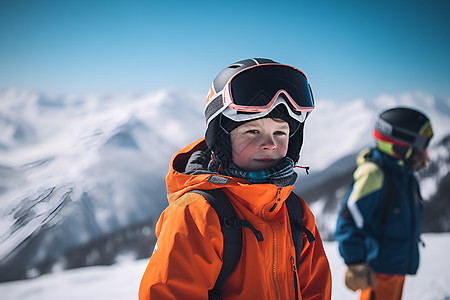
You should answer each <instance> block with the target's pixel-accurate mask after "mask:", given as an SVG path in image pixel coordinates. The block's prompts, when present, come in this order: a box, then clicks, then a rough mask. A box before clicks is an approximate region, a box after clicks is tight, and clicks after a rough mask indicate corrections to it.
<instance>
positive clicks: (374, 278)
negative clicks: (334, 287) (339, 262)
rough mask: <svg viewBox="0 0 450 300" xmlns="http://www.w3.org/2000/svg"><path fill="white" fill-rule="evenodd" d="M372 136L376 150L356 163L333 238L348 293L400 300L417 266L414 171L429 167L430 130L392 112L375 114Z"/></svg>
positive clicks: (409, 113) (415, 117)
mask: <svg viewBox="0 0 450 300" xmlns="http://www.w3.org/2000/svg"><path fill="white" fill-rule="evenodd" d="M373 133H374V137H375V140H376V141H377V146H376V147H375V148H373V149H366V150H364V151H362V152H361V154H360V155H359V156H358V158H357V163H358V168H357V169H356V170H355V172H354V174H353V179H354V181H353V185H352V188H351V190H350V193H349V195H348V197H347V199H346V201H345V202H344V203H343V205H342V208H341V212H340V215H339V218H338V222H337V227H336V235H335V236H336V239H337V240H338V241H339V252H340V254H341V256H342V257H343V258H344V261H345V263H346V264H347V265H348V268H347V272H346V278H345V283H346V285H347V287H348V288H349V289H352V290H353V291H356V290H358V289H360V290H361V296H360V299H361V300H364V299H367V300H369V299H383V300H390V299H392V300H400V299H401V298H402V293H403V284H404V281H405V274H415V273H416V272H417V269H418V267H419V247H418V243H419V241H420V220H421V211H422V198H421V197H420V188H419V184H418V182H417V180H416V178H415V177H414V171H416V170H419V169H421V168H423V167H425V166H426V165H427V164H428V144H429V143H430V140H431V138H432V136H433V130H432V128H431V124H430V120H429V119H428V118H427V117H426V116H425V115H424V114H423V113H421V112H419V111H417V110H415V109H411V108H406V107H396V108H392V109H389V110H386V111H384V112H382V113H381V114H380V116H379V118H378V120H377V123H376V125H375V129H374V132H373Z"/></svg>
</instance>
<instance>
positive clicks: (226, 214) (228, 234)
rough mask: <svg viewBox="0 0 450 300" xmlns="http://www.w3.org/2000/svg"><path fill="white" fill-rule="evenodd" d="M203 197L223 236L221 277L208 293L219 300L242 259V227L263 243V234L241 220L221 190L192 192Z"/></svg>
mask: <svg viewBox="0 0 450 300" xmlns="http://www.w3.org/2000/svg"><path fill="white" fill-rule="evenodd" d="M190 192H193V193H197V194H200V195H202V196H203V197H204V198H205V199H206V200H207V201H208V202H209V204H210V205H211V207H212V208H214V210H215V211H216V213H217V216H218V217H219V221H220V227H221V230H222V234H223V257H222V260H223V263H222V268H221V269H220V272H219V276H218V277H217V280H216V283H215V285H214V287H213V289H212V290H209V291H208V299H209V300H219V299H220V298H221V295H222V288H223V286H224V284H225V282H226V281H227V279H228V277H229V276H230V274H231V272H232V271H233V269H234V268H235V267H236V265H237V263H238V262H239V260H240V258H241V252H242V227H247V228H249V229H250V230H252V232H253V233H254V234H255V236H256V238H257V240H258V241H263V240H264V238H263V236H262V233H261V232H260V231H258V230H256V228H255V227H253V225H252V224H251V223H250V222H249V221H247V220H242V219H239V218H238V216H237V214H236V211H235V210H234V207H233V206H232V205H231V202H230V200H229V199H228V197H227V195H226V194H225V193H224V192H223V191H222V190H221V189H213V190H192V191H189V193H190Z"/></svg>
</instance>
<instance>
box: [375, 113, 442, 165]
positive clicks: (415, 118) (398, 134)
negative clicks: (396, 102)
mask: <svg viewBox="0 0 450 300" xmlns="http://www.w3.org/2000/svg"><path fill="white" fill-rule="evenodd" d="M373 134H374V137H375V139H376V140H377V147H378V148H379V149H380V150H381V151H383V152H384V153H387V154H388V155H390V156H393V157H395V158H398V159H404V160H408V159H410V157H411V156H412V154H413V153H414V152H423V151H425V150H426V148H427V147H428V144H429V143H430V140H431V138H432V136H433V129H432V128H431V123H430V120H429V119H428V117H426V116H425V115H424V114H423V113H421V112H419V111H417V110H415V109H411V108H406V107H397V108H392V109H389V110H386V111H384V112H382V113H381V114H380V116H379V118H378V120H377V122H376V124H375V129H374V132H373Z"/></svg>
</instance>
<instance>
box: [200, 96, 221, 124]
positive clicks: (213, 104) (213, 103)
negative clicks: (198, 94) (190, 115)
mask: <svg viewBox="0 0 450 300" xmlns="http://www.w3.org/2000/svg"><path fill="white" fill-rule="evenodd" d="M223 106H224V105H223V100H222V95H221V94H220V95H218V96H217V97H216V98H214V99H212V100H210V101H209V103H208V104H207V106H206V108H205V117H206V120H207V123H209V121H210V119H212V117H213V116H214V115H215V114H217V113H219V112H222V110H223V109H222V108H223Z"/></svg>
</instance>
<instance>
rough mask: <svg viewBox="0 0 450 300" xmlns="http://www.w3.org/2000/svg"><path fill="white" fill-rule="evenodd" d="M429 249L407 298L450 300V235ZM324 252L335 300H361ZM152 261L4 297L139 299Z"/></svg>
mask: <svg viewBox="0 0 450 300" xmlns="http://www.w3.org/2000/svg"><path fill="white" fill-rule="evenodd" d="M423 239H424V241H425V243H426V245H427V246H426V247H425V248H422V249H421V255H422V257H421V265H420V268H419V271H418V273H417V275H416V276H407V278H406V282H405V287H404V293H403V298H404V299H420V300H448V299H450V271H449V268H448V264H446V263H444V262H448V247H450V234H449V233H445V234H444V233H441V234H425V235H424V236H423ZM324 245H325V251H326V253H327V256H328V260H329V262H330V266H331V272H332V276H333V292H332V299H334V300H357V299H359V297H358V293H354V292H352V291H351V290H349V289H347V288H346V287H345V286H344V274H345V265H344V263H343V261H342V259H341V258H340V256H339V254H338V250H337V243H336V242H325V243H324ZM146 265H147V259H143V260H137V261H130V260H126V259H123V260H122V261H120V262H119V263H117V264H114V265H112V266H109V267H106V266H101V267H98V266H97V267H86V268H80V269H75V270H66V271H57V272H55V273H53V274H49V275H43V276H41V277H38V278H35V279H29V280H21V281H15V282H7V283H0V296H1V297H2V299H8V300H19V299H20V300H28V299H30V300H31V299H46V300H59V299H65V300H79V299H96V300H125V299H137V293H138V288H139V283H140V280H141V277H142V274H143V273H144V270H145V267H146Z"/></svg>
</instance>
